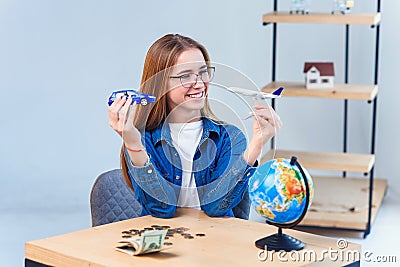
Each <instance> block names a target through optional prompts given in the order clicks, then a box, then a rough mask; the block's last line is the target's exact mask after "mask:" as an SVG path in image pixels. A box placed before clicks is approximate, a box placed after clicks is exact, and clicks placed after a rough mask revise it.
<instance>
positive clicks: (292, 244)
mask: <svg viewBox="0 0 400 267" xmlns="http://www.w3.org/2000/svg"><path fill="white" fill-rule="evenodd" d="M256 247H258V248H259V249H264V250H268V251H270V250H274V251H280V250H284V251H292V250H301V249H303V248H304V243H303V242H302V241H300V240H299V239H297V238H294V237H292V236H290V235H287V234H283V233H282V228H281V227H279V228H278V233H276V234H273V235H270V236H267V237H264V238H261V239H259V240H257V241H256Z"/></svg>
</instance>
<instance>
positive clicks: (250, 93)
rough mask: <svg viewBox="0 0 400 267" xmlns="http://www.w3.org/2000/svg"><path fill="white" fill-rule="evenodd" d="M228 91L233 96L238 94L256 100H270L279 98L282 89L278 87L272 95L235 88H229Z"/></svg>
mask: <svg viewBox="0 0 400 267" xmlns="http://www.w3.org/2000/svg"><path fill="white" fill-rule="evenodd" d="M228 90H229V91H230V92H232V93H235V94H240V95H244V96H254V97H256V98H258V99H271V98H279V97H281V93H282V91H283V87H279V88H278V89H276V90H275V91H273V92H272V93H263V92H258V91H253V90H248V89H242V88H237V87H229V88H228Z"/></svg>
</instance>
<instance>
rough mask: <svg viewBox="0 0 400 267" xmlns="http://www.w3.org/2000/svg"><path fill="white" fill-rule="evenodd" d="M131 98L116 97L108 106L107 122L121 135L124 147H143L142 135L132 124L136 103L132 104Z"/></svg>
mask: <svg viewBox="0 0 400 267" xmlns="http://www.w3.org/2000/svg"><path fill="white" fill-rule="evenodd" d="M131 103H132V98H131V97H128V99H126V97H122V98H116V99H115V101H114V103H112V104H111V106H110V107H109V108H108V123H109V124H110V126H111V127H112V128H113V129H114V131H116V132H117V133H118V134H119V136H121V137H122V140H123V141H124V144H125V146H126V147H128V148H131V149H137V148H141V147H143V144H142V136H141V134H140V132H139V130H138V129H137V128H136V127H135V126H134V124H133V120H134V118H135V114H136V109H137V104H132V105H131Z"/></svg>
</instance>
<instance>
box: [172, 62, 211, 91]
mask: <svg viewBox="0 0 400 267" xmlns="http://www.w3.org/2000/svg"><path fill="white" fill-rule="evenodd" d="M210 70H212V71H211V75H210V80H209V81H208V82H211V81H212V80H213V78H214V73H215V67H213V66H209V67H207V72H208V73H210ZM187 74H194V75H196V80H195V81H194V82H193V83H191V84H190V87H187V86H185V85H184V83H183V82H182V77H183V76H185V75H187ZM199 77H200V80H201V81H202V82H203V83H204V81H203V79H202V78H201V76H200V74H198V73H185V74H182V75H179V76H169V77H168V78H171V79H179V81H180V82H181V85H182V87H184V88H187V89H189V88H193V87H194V86H196V84H197V82H198V79H199Z"/></svg>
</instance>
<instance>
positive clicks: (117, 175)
mask: <svg viewBox="0 0 400 267" xmlns="http://www.w3.org/2000/svg"><path fill="white" fill-rule="evenodd" d="M90 210H91V214H92V226H98V225H102V224H107V223H112V222H117V221H122V220H126V219H130V218H135V217H139V216H140V214H141V213H142V206H141V205H140V203H139V202H138V201H137V200H136V198H135V196H134V194H133V192H132V190H131V189H130V188H129V187H128V186H127V185H126V183H125V181H124V179H123V177H122V173H121V170H120V169H115V170H111V171H107V172H105V173H102V174H101V175H99V177H97V179H96V181H95V183H94V185H93V187H92V191H91V193H90Z"/></svg>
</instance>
